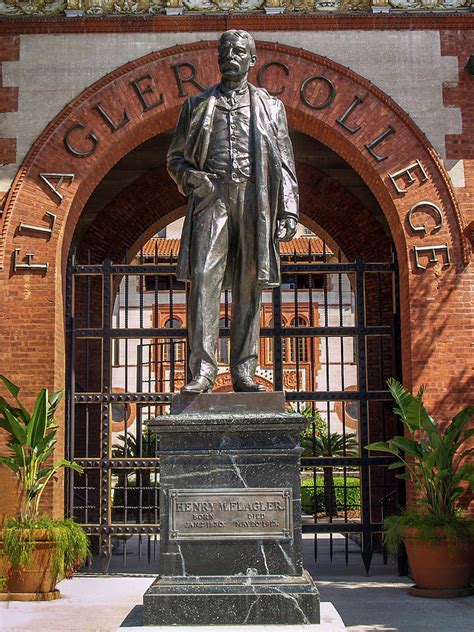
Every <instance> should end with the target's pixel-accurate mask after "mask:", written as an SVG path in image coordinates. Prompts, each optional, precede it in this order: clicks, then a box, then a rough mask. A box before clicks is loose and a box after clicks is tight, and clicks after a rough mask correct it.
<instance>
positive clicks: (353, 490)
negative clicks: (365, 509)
mask: <svg viewBox="0 0 474 632" xmlns="http://www.w3.org/2000/svg"><path fill="white" fill-rule="evenodd" d="M333 480H334V491H335V496H336V508H337V509H338V510H341V511H344V509H345V508H347V509H348V510H351V509H360V481H359V479H358V478H355V477H349V476H347V477H346V478H345V479H344V477H343V476H334V479H333ZM318 482H319V484H317V485H316V490H315V488H314V481H313V478H312V477H308V478H305V479H304V480H303V481H302V483H301V507H302V509H303V511H304V512H305V513H307V514H313V513H314V512H315V511H316V509H317V510H318V512H325V513H327V512H328V511H329V507H326V500H327V494H326V493H325V491H324V486H323V485H321V481H318V480H317V483H318ZM344 487H345V488H346V492H345V494H344ZM315 491H316V493H315ZM344 501H345V502H344Z"/></svg>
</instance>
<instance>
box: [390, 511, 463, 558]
mask: <svg viewBox="0 0 474 632" xmlns="http://www.w3.org/2000/svg"><path fill="white" fill-rule="evenodd" d="M410 528H414V529H416V530H417V538H418V539H420V540H423V541H425V542H429V541H430V540H431V541H432V540H436V539H437V538H439V537H440V531H441V532H442V534H443V536H445V537H446V538H447V540H448V546H449V544H451V545H454V544H457V543H459V542H469V541H470V540H474V522H473V521H471V520H462V519H460V516H458V515H454V516H450V515H446V516H432V515H430V514H427V513H420V512H419V511H416V510H411V511H404V512H403V513H402V514H399V515H396V516H390V517H389V518H386V519H385V522H384V542H385V545H386V547H387V549H388V551H389V552H390V553H391V554H392V555H397V553H398V548H399V546H400V544H401V543H402V541H403V539H404V537H405V534H406V530H407V529H410Z"/></svg>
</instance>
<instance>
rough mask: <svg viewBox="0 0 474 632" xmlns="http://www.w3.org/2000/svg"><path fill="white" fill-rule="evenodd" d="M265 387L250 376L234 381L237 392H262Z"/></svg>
mask: <svg viewBox="0 0 474 632" xmlns="http://www.w3.org/2000/svg"><path fill="white" fill-rule="evenodd" d="M264 390H265V387H264V386H262V384H257V383H256V382H254V381H253V380H252V379H251V378H250V377H242V378H240V380H237V382H234V391H235V392H236V393H262V392H263V391H264Z"/></svg>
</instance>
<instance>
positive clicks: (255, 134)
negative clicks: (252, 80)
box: [168, 30, 298, 393]
mask: <svg viewBox="0 0 474 632" xmlns="http://www.w3.org/2000/svg"><path fill="white" fill-rule="evenodd" d="M256 59H257V57H256V50H255V42H254V40H253V38H252V36H251V35H250V34H249V33H246V32H245V31H236V30H232V31H226V32H225V33H223V34H222V35H221V37H220V39H219V47H218V62H219V69H220V71H221V75H222V79H221V82H220V83H219V84H217V85H215V86H212V87H211V88H208V89H207V90H205V91H204V92H202V93H201V94H199V95H197V96H194V97H190V98H188V99H187V100H186V102H185V103H184V105H183V108H182V110H181V115H180V118H179V121H178V124H177V127H176V131H175V134H174V137H173V140H172V142H171V146H170V148H169V151H168V171H169V173H170V175H171V177H172V178H173V179H174V180H175V182H176V184H177V185H178V188H179V190H180V191H181V192H182V193H183V194H184V195H187V196H188V197H189V203H188V210H187V215H186V219H185V223H184V226H183V233H182V236H181V249H180V254H179V261H178V270H177V277H178V279H180V280H183V281H190V282H191V289H190V297H189V303H188V328H189V343H190V349H191V355H190V359H189V364H190V369H191V373H192V381H191V382H189V383H188V384H186V385H185V386H184V387H183V388H182V391H183V392H190V393H204V392H207V391H209V390H211V388H212V386H213V384H214V381H215V379H216V374H217V363H216V349H217V342H218V334H219V312H220V298H221V291H222V288H223V287H230V288H232V319H231V327H230V372H231V376H232V382H233V385H234V390H235V391H244V392H253V391H260V390H263V387H262V386H261V385H259V384H256V383H255V382H254V376H255V369H256V366H257V354H258V336H259V317H260V304H261V296H262V289H263V288H267V287H275V286H277V285H279V283H280V262H279V253H278V241H288V240H290V239H291V238H292V237H293V236H294V234H295V232H296V224H297V221H298V187H297V182H296V177H295V169H294V158H293V150H292V146H291V142H290V138H289V135H288V126H287V122H286V115H285V109H284V106H283V104H282V102H281V101H280V100H279V99H276V98H275V97H272V96H270V95H269V94H268V92H267V91H266V90H263V89H260V88H256V87H255V86H253V85H251V84H249V83H247V75H248V72H249V69H250V68H251V67H252V66H254V65H255V62H256Z"/></svg>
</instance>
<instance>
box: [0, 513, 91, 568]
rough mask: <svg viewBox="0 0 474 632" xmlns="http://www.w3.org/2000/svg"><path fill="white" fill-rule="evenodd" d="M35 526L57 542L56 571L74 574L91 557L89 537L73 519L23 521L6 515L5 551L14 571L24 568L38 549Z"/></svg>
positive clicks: (42, 518)
mask: <svg viewBox="0 0 474 632" xmlns="http://www.w3.org/2000/svg"><path fill="white" fill-rule="evenodd" d="M35 529H45V530H46V531H47V532H48V538H49V539H50V540H51V541H52V542H54V553H53V572H54V573H55V574H56V575H57V576H58V577H59V576H65V577H71V576H72V573H73V572H74V570H76V569H77V568H78V567H79V566H80V565H81V564H82V563H83V562H84V561H85V560H86V559H87V557H89V556H90V550H89V540H88V538H87V536H86V534H85V533H84V531H83V530H82V529H81V527H80V526H79V525H78V524H76V523H75V522H74V520H72V519H70V518H69V519H67V520H53V519H52V518H47V517H44V516H39V517H36V518H34V519H26V520H24V521H22V520H18V519H16V518H7V520H6V524H5V532H4V545H3V551H4V554H5V555H6V557H7V558H8V560H9V562H10V564H11V566H12V568H13V569H14V570H21V569H22V568H23V567H27V566H28V565H29V564H30V562H31V556H32V554H33V551H34V548H35V542H34V537H35V533H34V530H35Z"/></svg>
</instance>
